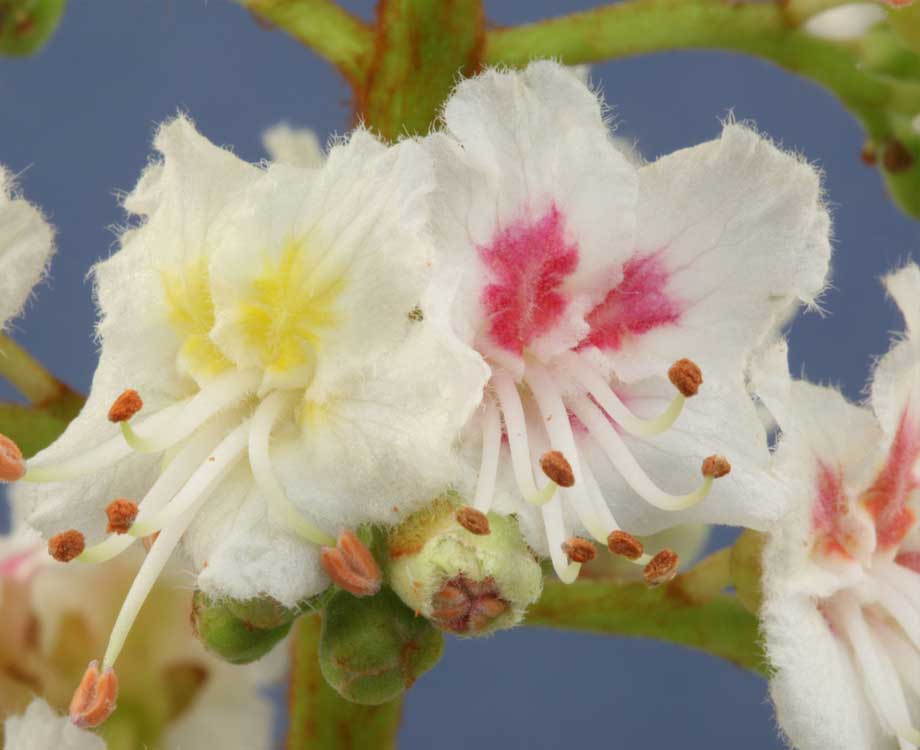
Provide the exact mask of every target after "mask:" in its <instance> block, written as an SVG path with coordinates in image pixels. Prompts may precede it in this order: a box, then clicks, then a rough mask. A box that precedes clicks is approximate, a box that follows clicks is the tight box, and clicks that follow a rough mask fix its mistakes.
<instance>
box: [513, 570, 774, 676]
mask: <svg viewBox="0 0 920 750" xmlns="http://www.w3.org/2000/svg"><path fill="white" fill-rule="evenodd" d="M706 562H707V561H704V562H703V563H702V564H701V565H703V564H706ZM695 578H696V579H695V580H694V576H693V574H692V571H691V573H688V574H685V575H682V576H678V577H677V578H676V579H674V580H673V581H672V582H671V583H669V584H667V585H666V586H660V587H658V588H653V589H650V588H648V587H647V586H645V584H642V583H628V584H621V583H614V582H610V581H580V582H578V583H573V584H571V585H566V584H563V583H559V582H558V581H547V583H546V585H545V587H544V589H543V596H542V597H541V598H540V601H539V602H537V603H536V604H535V605H534V606H532V607H531V608H530V610H529V611H528V613H527V619H526V621H525V624H526V625H533V626H538V627H549V628H560V629H564V630H584V631H588V632H592V633H603V634H605V635H622V636H629V637H637V638H654V639H656V640H660V641H667V642H669V643H675V644H679V645H682V646H688V647H690V648H694V649H699V650H701V651H706V652H707V653H710V654H713V655H715V656H721V657H722V658H723V659H727V660H729V661H731V662H733V663H734V664H737V665H739V666H742V667H746V668H747V669H751V670H753V671H755V672H757V673H759V674H765V673H766V667H765V665H764V662H763V655H762V654H761V652H760V649H759V647H758V645H757V644H758V630H757V619H756V618H755V617H754V616H753V615H751V614H750V613H749V612H748V611H747V610H746V609H745V608H744V607H743V606H742V605H741V603H740V602H739V601H738V600H737V599H736V597H734V596H731V595H728V594H722V593H713V589H714V588H716V587H718V588H719V589H721V588H722V586H724V584H725V582H727V565H726V560H725V559H724V557H723V556H722V555H721V554H718V555H717V556H714V557H713V558H710V560H709V564H708V565H706V567H705V568H704V569H703V572H702V573H699V574H697V576H696V577H695ZM704 584H705V585H704ZM701 594H703V596H702V598H701Z"/></svg>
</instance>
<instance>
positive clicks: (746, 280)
mask: <svg viewBox="0 0 920 750" xmlns="http://www.w3.org/2000/svg"><path fill="white" fill-rule="evenodd" d="M443 121H444V125H445V131H444V132H443V133H437V134H434V135H431V136H430V137H429V138H428V139H427V144H428V148H429V149H430V151H431V153H432V154H433V156H434V158H435V163H436V168H437V178H438V192H437V194H436V196H435V198H436V200H437V201H438V202H439V204H438V207H437V209H436V211H435V212H434V216H435V222H436V224H435V232H436V233H435V240H436V246H437V248H438V251H439V255H438V268H439V273H440V274H441V276H442V278H443V286H445V287H446V288H450V289H452V290H453V307H452V311H451V324H452V325H453V326H454V329H455V330H456V331H457V332H458V334H459V335H460V337H461V338H462V339H463V340H464V341H465V342H466V343H468V344H469V345H470V346H472V347H474V348H475V349H476V350H477V351H479V352H480V353H481V354H482V355H483V357H484V358H485V359H486V361H487V362H488V365H489V368H490V374H491V378H490V382H489V387H488V389H487V393H486V397H485V399H484V401H483V403H482V405H481V408H480V409H479V410H478V412H477V413H476V414H475V416H474V418H473V419H472V421H471V423H470V425H469V427H468V431H467V433H466V435H465V447H466V449H467V453H468V454H469V455H470V457H471V462H473V463H474V468H471V470H470V471H469V476H468V480H469V481H468V488H469V493H470V495H471V496H472V497H473V498H474V499H473V503H472V504H473V506H474V507H475V508H476V509H477V510H479V511H481V512H486V511H488V510H489V509H490V508H495V509H496V510H499V511H501V512H504V513H516V514H518V516H519V518H520V521H521V524H522V527H523V530H524V532H525V534H526V535H527V538H528V541H529V543H530V544H531V545H532V546H533V547H534V548H535V549H536V550H537V551H538V552H539V553H540V554H542V555H544V556H545V555H547V554H548V555H549V556H551V557H552V560H553V564H554V567H555V570H556V572H557V574H558V575H559V576H560V578H562V579H563V580H568V581H571V580H574V578H575V576H577V574H578V570H579V566H580V563H579V562H578V560H577V559H575V557H573V556H572V555H570V554H569V553H568V552H567V551H566V550H586V549H587V548H586V547H585V546H584V544H581V543H579V544H573V543H572V542H573V540H570V539H569V536H570V535H571V534H573V533H577V532H579V531H580V530H582V529H584V530H586V531H587V532H588V534H590V535H591V536H592V537H594V538H595V539H596V540H598V541H600V542H602V543H608V544H609V546H610V547H611V548H612V549H614V550H615V551H618V552H622V553H623V554H625V555H626V556H628V557H633V558H634V559H635V560H636V561H637V562H640V563H642V564H645V563H649V562H650V558H649V556H648V555H646V554H643V552H642V550H641V547H640V546H639V545H638V543H637V542H636V540H635V539H633V538H631V537H630V536H629V535H628V534H625V532H624V531H622V529H628V530H629V532H631V533H635V534H649V533H653V532H655V531H658V530H661V529H663V528H666V527H668V526H671V525H675V524H679V523H687V522H691V521H702V522H709V523H722V524H738V525H746V526H752V527H755V528H763V527H764V526H765V525H766V524H767V523H768V522H769V521H770V520H771V519H775V518H777V517H778V516H779V515H780V513H781V511H782V509H783V508H782V504H781V502H780V500H779V499H778V498H777V494H776V493H775V492H770V491H769V490H770V486H769V481H770V480H769V479H768V478H765V477H764V475H763V474H764V471H765V469H766V467H767V466H768V461H769V451H768V448H767V441H766V435H765V432H764V430H763V428H762V426H761V424H760V422H759V420H758V417H757V413H756V411H755V408H754V406H753V404H752V402H751V400H750V398H749V396H748V394H747V392H746V389H745V384H744V380H745V368H746V365H747V360H748V357H749V355H750V353H751V351H752V350H753V349H754V348H755V347H756V346H757V345H758V344H759V343H760V342H761V341H762V340H763V339H764V337H765V336H766V335H767V334H768V333H769V332H770V331H771V330H772V329H773V328H774V327H775V325H776V324H777V323H778V322H779V321H781V320H783V319H784V318H785V316H786V315H787V314H788V311H789V309H790V308H791V307H793V306H795V305H797V304H798V303H800V302H804V303H812V302H813V301H814V299H815V295H817V294H818V293H819V291H820V290H821V289H822V286H823V284H824V279H825V275H826V272H827V266H828V259H829V254H830V243H829V219H828V215H827V212H826V210H825V208H824V205H823V203H822V200H821V186H820V179H819V175H818V173H817V172H816V171H815V169H813V168H812V167H811V166H809V165H808V164H806V163H805V162H804V161H802V160H801V159H799V158H797V157H795V156H793V155H790V154H787V153H784V152H782V151H780V150H779V149H777V148H776V147H775V146H774V145H773V144H772V143H770V142H769V141H768V140H766V139H764V138H762V137H760V136H759V135H757V134H756V133H755V132H754V131H752V130H750V129H749V128H746V127H743V126H741V125H736V124H729V125H727V126H726V127H725V129H724V131H723V133H722V136H721V137H720V138H719V139H717V140H715V141H712V142H709V143H704V144H702V145H700V146H696V147H693V148H689V149H685V150H683V151H679V152H677V153H674V154H671V155H670V156H665V157H663V158H661V159H659V160H658V161H655V162H653V163H651V164H648V165H645V166H640V165H636V164H635V163H634V162H633V161H631V160H630V158H629V157H628V156H627V155H624V153H623V152H622V150H621V149H619V148H618V147H617V146H616V144H615V143H614V142H613V141H612V139H611V135H610V132H609V130H608V127H607V123H606V122H605V119H604V106H603V104H602V102H601V101H600V99H599V98H598V96H597V95H596V94H595V93H594V92H592V91H591V90H590V89H588V88H587V87H586V86H585V85H584V84H583V83H582V82H581V81H580V80H579V79H578V77H577V76H576V75H575V74H573V73H572V72H571V71H570V70H567V69H565V68H563V67H561V66H559V65H557V64H555V63H551V62H537V63H534V64H532V65H530V66H529V67H528V68H527V69H526V70H524V71H521V72H500V71H495V70H490V71H487V72H485V73H483V74H482V75H480V76H478V77H476V78H473V79H470V80H467V81H464V82H462V83H461V84H460V85H459V86H458V87H457V89H456V90H455V91H454V93H453V95H452V96H451V97H450V99H449V100H448V101H447V104H446V105H445V108H444V111H443ZM703 374H705V378H706V383H705V385H703V386H702V388H701V389H700V390H699V395H698V396H696V395H695V394H696V393H697V389H699V388H700V385H701V382H702V378H703ZM691 397H693V398H692V399H691ZM550 453H554V454H561V456H562V457H563V458H564V459H566V460H567V461H568V464H570V467H569V469H570V471H568V472H562V473H561V474H557V476H558V477H559V478H560V479H562V482H560V481H555V477H554V476H552V475H551V474H550V473H549V472H547V471H546V469H547V466H546V462H545V461H544V460H543V459H544V458H545V457H546V456H547V455H549V454H550ZM719 454H724V457H723V456H722V455H719ZM557 458H558V455H557ZM550 463H555V464H557V467H556V468H558V465H559V461H558V460H556V461H554V462H550ZM701 467H702V474H703V477H702V483H701V484H699V485H698V486H697V487H696V488H694V487H693V485H694V484H697V483H698V482H699V481H700V480H699V477H700V472H701ZM550 468H552V467H550ZM729 469H731V476H729V477H726V478H724V479H719V481H717V482H715V483H714V481H713V480H714V479H718V478H719V477H721V476H724V475H725V474H727V473H728V471H729ZM544 473H546V474H547V475H548V476H550V480H551V481H550V482H549V483H547V482H546V480H545V479H544V477H543V474H544ZM567 475H568V476H567ZM565 481H568V482H569V483H568V484H565V483H564V482H565ZM557 486H561V487H562V490H561V492H556V488H557ZM474 487H475V490H473V488H474ZM621 527H622V528H621ZM581 541H584V540H581ZM577 556H583V555H577ZM663 563H667V565H664V567H665V568H668V570H666V571H665V572H666V573H673V569H674V566H675V565H676V556H675V555H673V553H669V554H668V555H666V558H663V559H661V560H659V561H657V563H656V564H655V565H654V566H653V568H652V570H651V571H650V572H651V573H653V574H655V575H653V577H657V574H658V573H661V572H662V565H661V564H663Z"/></svg>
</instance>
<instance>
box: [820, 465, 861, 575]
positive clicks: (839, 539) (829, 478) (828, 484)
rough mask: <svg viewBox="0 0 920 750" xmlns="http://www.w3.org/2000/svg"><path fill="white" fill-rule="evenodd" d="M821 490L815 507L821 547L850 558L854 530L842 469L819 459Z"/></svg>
mask: <svg viewBox="0 0 920 750" xmlns="http://www.w3.org/2000/svg"><path fill="white" fill-rule="evenodd" d="M817 485H818V486H817V488H816V489H817V492H818V495H817V497H816V498H815V502H814V505H813V506H812V508H811V522H812V526H813V528H814V531H815V535H816V536H817V538H818V542H817V543H818V545H819V549H820V551H821V552H822V553H823V554H825V555H827V554H832V553H833V554H838V555H842V556H844V557H847V558H849V557H850V553H849V552H848V551H847V546H848V543H850V544H852V542H853V539H852V534H850V533H849V532H848V530H847V527H848V526H849V523H848V521H847V517H848V515H849V513H850V502H849V498H848V497H847V494H846V490H845V489H844V486H843V477H842V476H841V473H840V470H839V469H838V468H836V467H833V466H830V465H828V464H826V463H824V462H823V461H821V462H819V463H818V477H817Z"/></svg>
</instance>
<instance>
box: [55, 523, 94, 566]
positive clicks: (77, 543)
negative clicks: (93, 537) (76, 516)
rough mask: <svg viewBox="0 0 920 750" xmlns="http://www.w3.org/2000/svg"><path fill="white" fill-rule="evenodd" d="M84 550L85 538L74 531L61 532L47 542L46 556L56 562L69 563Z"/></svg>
mask: <svg viewBox="0 0 920 750" xmlns="http://www.w3.org/2000/svg"><path fill="white" fill-rule="evenodd" d="M84 549H86V538H85V537H84V536H83V534H81V533H80V532H79V531H77V530H76V529H70V531H62V532H61V533H60V534H56V535H55V536H53V537H51V538H50V539H49V540H48V554H49V555H51V557H53V558H54V559H55V560H57V561H58V562H65V563H66V562H70V561H71V560H73V559H74V558H75V557H79V556H80V555H81V554H82V553H83V550H84Z"/></svg>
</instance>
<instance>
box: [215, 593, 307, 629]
mask: <svg viewBox="0 0 920 750" xmlns="http://www.w3.org/2000/svg"><path fill="white" fill-rule="evenodd" d="M225 603H226V605H227V609H228V610H230V612H231V613H232V614H234V615H236V616H237V617H239V618H240V619H241V620H242V621H243V622H245V623H246V624H248V625H249V626H250V627H252V628H257V629H259V630H271V629H273V628H278V627H281V626H282V625H287V624H289V623H290V622H291V621H292V620H293V619H294V617H295V615H296V614H297V613H296V612H295V611H294V610H292V609H288V608H287V607H283V606H282V605H281V604H279V603H278V601H277V600H275V599H273V598H272V597H270V596H264V597H261V598H258V599H246V600H245V601H241V600H238V599H227V601H226V602H225Z"/></svg>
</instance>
